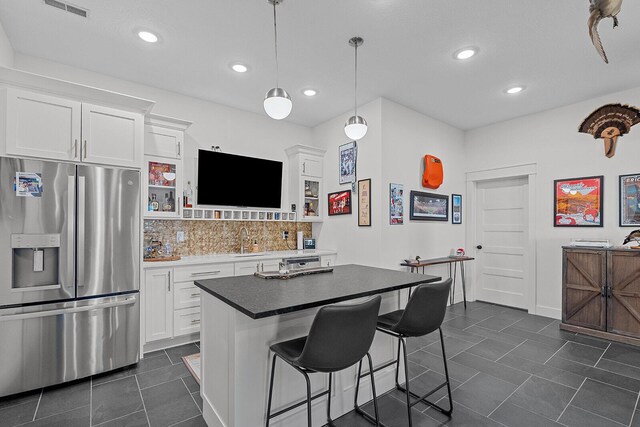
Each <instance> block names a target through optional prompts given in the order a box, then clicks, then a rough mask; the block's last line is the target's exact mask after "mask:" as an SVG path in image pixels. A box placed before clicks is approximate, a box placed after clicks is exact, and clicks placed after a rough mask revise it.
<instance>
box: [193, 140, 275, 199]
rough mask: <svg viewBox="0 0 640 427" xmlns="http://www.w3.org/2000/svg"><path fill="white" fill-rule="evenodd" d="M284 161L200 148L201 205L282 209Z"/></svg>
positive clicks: (199, 182) (199, 194)
mask: <svg viewBox="0 0 640 427" xmlns="http://www.w3.org/2000/svg"><path fill="white" fill-rule="evenodd" d="M281 202H282V162H278V161H275V160H266V159H258V158H255V157H246V156H238V155H235V154H228V153H220V152H214V151H208V150H198V205H213V206H234V207H250V208H275V209H279V208H280V205H281Z"/></svg>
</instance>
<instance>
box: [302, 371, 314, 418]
mask: <svg viewBox="0 0 640 427" xmlns="http://www.w3.org/2000/svg"><path fill="white" fill-rule="evenodd" d="M300 372H302V375H304V379H305V380H306V381H307V423H308V424H309V427H312V426H311V381H310V380H309V375H307V373H306V372H304V371H300Z"/></svg>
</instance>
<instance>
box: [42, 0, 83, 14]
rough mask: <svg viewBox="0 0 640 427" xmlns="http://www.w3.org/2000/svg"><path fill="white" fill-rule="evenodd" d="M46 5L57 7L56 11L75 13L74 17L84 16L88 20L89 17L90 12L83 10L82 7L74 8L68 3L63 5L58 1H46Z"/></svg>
mask: <svg viewBox="0 0 640 427" xmlns="http://www.w3.org/2000/svg"><path fill="white" fill-rule="evenodd" d="M44 4H46V5H48V6H52V7H55V8H56V9H60V10H64V11H67V12H69V13H73V14H74V15H78V16H82V17H83V18H86V17H87V16H89V11H88V10H86V9H82V8H81V7H78V6H74V5H71V4H68V3H63V2H61V1H58V0H44Z"/></svg>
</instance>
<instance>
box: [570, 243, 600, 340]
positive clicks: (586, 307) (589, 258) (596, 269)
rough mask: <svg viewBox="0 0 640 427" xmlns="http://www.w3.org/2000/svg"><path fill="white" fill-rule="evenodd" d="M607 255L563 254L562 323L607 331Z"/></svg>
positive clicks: (572, 252) (577, 250) (598, 252)
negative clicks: (604, 291)
mask: <svg viewBox="0 0 640 427" xmlns="http://www.w3.org/2000/svg"><path fill="white" fill-rule="evenodd" d="M606 262H607V257H606V253H605V252H604V251H596V250H579V249H566V250H564V254H563V263H562V270H563V278H562V305H563V310H562V321H563V322H565V323H567V324H571V325H576V326H583V327H585V328H590V329H597V330H600V331H604V330H605V329H606V314H607V307H606V298H605V297H604V296H603V295H602V293H603V288H604V287H605V284H606V273H607V268H606Z"/></svg>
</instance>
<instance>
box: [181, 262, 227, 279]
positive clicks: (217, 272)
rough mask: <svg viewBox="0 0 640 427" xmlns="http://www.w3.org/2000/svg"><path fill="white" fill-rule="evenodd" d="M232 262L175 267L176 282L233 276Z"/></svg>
mask: <svg viewBox="0 0 640 427" xmlns="http://www.w3.org/2000/svg"><path fill="white" fill-rule="evenodd" d="M233 271H234V269H233V264H205V265H194V266H189V267H176V268H175V269H174V272H175V281H176V282H191V281H194V280H201V279H215V278H216V277H229V276H233Z"/></svg>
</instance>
